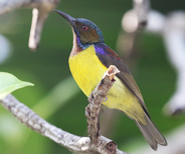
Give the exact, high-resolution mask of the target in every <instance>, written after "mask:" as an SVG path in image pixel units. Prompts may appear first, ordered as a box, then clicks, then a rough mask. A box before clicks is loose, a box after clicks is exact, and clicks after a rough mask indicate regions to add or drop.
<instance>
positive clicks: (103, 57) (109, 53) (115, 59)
mask: <svg viewBox="0 0 185 154" xmlns="http://www.w3.org/2000/svg"><path fill="white" fill-rule="evenodd" d="M95 51H96V55H97V56H98V58H99V60H100V61H101V62H102V64H104V65H105V66H106V67H107V68H108V67H109V66H110V65H115V66H116V67H117V68H118V69H119V70H120V73H118V74H117V75H116V76H117V77H118V78H119V79H120V80H121V81H122V82H123V83H124V84H125V86H126V87H127V88H128V89H129V90H130V91H131V92H132V93H133V94H134V95H135V96H136V97H137V98H138V100H139V102H140V104H141V105H142V107H143V109H144V110H145V112H146V114H148V111H147V109H146V106H145V103H144V100H143V97H142V94H141V92H140V90H139V87H138V86H137V84H136V82H135V80H134V78H133V77H132V75H131V73H130V72H129V70H128V68H127V67H126V65H125V64H124V62H123V60H122V59H121V58H120V57H119V56H118V54H116V52H114V51H113V50H112V49H111V48H110V47H108V46H107V45H105V44H103V43H99V44H96V45H95ZM148 116H149V115H148Z"/></svg>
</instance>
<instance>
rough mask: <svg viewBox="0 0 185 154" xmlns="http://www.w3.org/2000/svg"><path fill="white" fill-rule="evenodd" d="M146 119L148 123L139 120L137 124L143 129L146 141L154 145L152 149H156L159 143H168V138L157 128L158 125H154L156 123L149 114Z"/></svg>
mask: <svg viewBox="0 0 185 154" xmlns="http://www.w3.org/2000/svg"><path fill="white" fill-rule="evenodd" d="M145 121H146V124H143V123H142V122H139V121H136V124H137V126H138V127H139V129H140V130H141V132H142V134H143V136H144V138H145V139H146V141H147V142H148V143H149V145H150V146H151V147H152V149H154V150H155V151H156V150H157V144H161V145H164V146H166V145H167V141H166V139H165V138H164V137H163V135H162V134H161V133H160V132H159V130H158V129H157V127H156V126H155V125H154V123H153V122H152V121H151V119H150V118H149V117H148V115H147V114H145Z"/></svg>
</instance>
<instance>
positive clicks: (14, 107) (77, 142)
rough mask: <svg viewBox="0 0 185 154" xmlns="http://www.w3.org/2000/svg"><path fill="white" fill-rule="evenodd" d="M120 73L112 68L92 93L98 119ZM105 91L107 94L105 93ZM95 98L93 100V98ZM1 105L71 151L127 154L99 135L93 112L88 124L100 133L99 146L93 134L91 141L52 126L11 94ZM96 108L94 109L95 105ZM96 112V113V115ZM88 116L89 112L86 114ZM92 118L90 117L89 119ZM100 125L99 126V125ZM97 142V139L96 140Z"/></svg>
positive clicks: (87, 153) (20, 119)
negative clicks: (103, 103) (108, 93)
mask: <svg viewBox="0 0 185 154" xmlns="http://www.w3.org/2000/svg"><path fill="white" fill-rule="evenodd" d="M118 72H119V71H118V70H117V69H116V68H115V67H113V66H111V67H110V68H109V69H108V71H107V72H106V73H105V75H104V77H103V79H102V81H101V82H100V84H99V85H98V86H97V88H96V89H95V91H94V92H92V94H91V97H90V100H91V103H90V104H91V107H90V108H89V109H90V113H91V109H92V111H94V109H95V110H96V111H95V112H96V113H97V114H96V118H98V116H99V111H100V108H101V102H102V101H103V99H104V98H105V97H106V94H107V92H108V91H109V89H110V88H111V86H112V85H113V83H114V75H115V74H116V73H118ZM104 90H105V92H104ZM92 96H93V98H92ZM0 103H1V104H2V105H3V106H4V107H5V108H6V109H7V110H8V111H10V112H11V113H12V114H13V115H14V116H15V117H16V118H17V119H18V120H19V121H20V122H22V123H23V124H25V125H26V126H27V127H29V128H31V129H32V130H34V131H36V132H38V133H40V134H42V135H43V136H46V137H48V138H50V139H51V140H53V141H55V142H56V143H58V144H60V145H62V146H64V147H66V148H67V149H69V150H70V151H73V152H78V153H86V154H93V153H101V154H126V153H125V152H122V151H120V150H118V149H117V146H116V143H115V142H113V141H111V140H110V139H107V138H105V137H104V136H100V135H99V128H98V127H97V124H98V123H99V121H94V124H93V122H90V121H89V120H91V119H92V117H93V116H94V115H93V112H92V115H90V116H92V117H91V119H88V122H89V123H90V124H92V125H96V126H95V127H96V128H95V130H92V131H93V132H94V133H97V132H98V144H94V141H93V142H91V139H92V138H93V137H92V136H95V135H94V134H93V133H92V135H91V139H90V138H89V137H79V136H76V135H73V134H70V133H68V132H66V131H63V130H62V129H59V128H57V127H55V126H54V125H51V124H50V123H48V122H47V121H45V120H44V119H42V118H41V117H40V116H38V115H37V114H36V113H35V112H33V111H32V110H31V109H29V108H28V107H27V106H25V105H24V104H22V103H20V102H19V101H18V100H17V99H16V98H15V97H14V96H12V95H11V94H9V95H7V96H6V97H4V98H3V99H2V100H0ZM92 104H93V105H94V106H95V107H93V105H92ZM88 106H89V105H88ZM95 112H94V113H95ZM86 114H87V112H86ZM89 118H90V117H89ZM98 125H99V124H98ZM93 129H94V128H93ZM95 140H96V139H95Z"/></svg>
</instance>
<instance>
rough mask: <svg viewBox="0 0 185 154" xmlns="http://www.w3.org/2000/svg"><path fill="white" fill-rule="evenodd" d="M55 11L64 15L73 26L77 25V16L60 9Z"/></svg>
mask: <svg viewBox="0 0 185 154" xmlns="http://www.w3.org/2000/svg"><path fill="white" fill-rule="evenodd" d="M53 11H55V12H57V13H58V14H60V15H61V16H62V17H64V18H65V19H66V20H67V21H68V22H69V23H70V24H71V26H73V27H74V26H75V21H76V19H75V18H73V17H71V16H70V15H68V14H66V13H64V12H62V11H59V10H53Z"/></svg>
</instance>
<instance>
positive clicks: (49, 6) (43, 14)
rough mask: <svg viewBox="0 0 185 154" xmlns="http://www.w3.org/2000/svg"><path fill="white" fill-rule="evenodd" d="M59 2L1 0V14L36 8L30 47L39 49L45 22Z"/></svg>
mask: <svg viewBox="0 0 185 154" xmlns="http://www.w3.org/2000/svg"><path fill="white" fill-rule="evenodd" d="M58 3H59V0H34V1H33V0H8V1H0V15H2V14H5V13H7V12H10V11H12V10H15V9H19V8H27V7H29V8H34V9H33V17H32V24H31V30H30V37H29V48H30V49H32V50H35V49H37V47H38V44H39V42H40V36H41V32H42V28H43V24H44V21H45V19H46V18H47V16H48V14H49V13H50V12H51V11H52V10H53V9H54V8H55V6H56V5H57V4H58Z"/></svg>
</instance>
